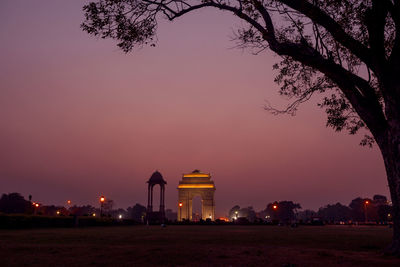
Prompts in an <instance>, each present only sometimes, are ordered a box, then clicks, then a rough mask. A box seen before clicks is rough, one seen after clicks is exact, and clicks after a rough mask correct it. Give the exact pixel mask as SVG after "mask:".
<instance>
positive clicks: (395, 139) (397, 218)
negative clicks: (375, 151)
mask: <svg viewBox="0 0 400 267" xmlns="http://www.w3.org/2000/svg"><path fill="white" fill-rule="evenodd" d="M393 108H394V111H395V112H394V113H395V114H396V113H398V111H396V110H397V109H399V108H400V107H393ZM397 118H398V117H397V116H396V115H395V116H393V117H391V118H388V122H389V125H388V126H389V127H388V129H387V131H385V136H383V137H382V138H379V139H378V140H377V143H378V145H379V148H380V150H381V153H382V156H383V160H384V162H385V168H386V175H387V180H388V184H389V189H390V196H391V199H392V204H393V206H392V208H393V211H392V214H391V215H392V218H393V241H392V244H391V245H390V246H389V247H388V248H387V250H386V252H387V253H390V254H395V255H398V256H400V120H398V119H397Z"/></svg>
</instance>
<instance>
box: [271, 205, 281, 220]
mask: <svg viewBox="0 0 400 267" xmlns="http://www.w3.org/2000/svg"><path fill="white" fill-rule="evenodd" d="M272 210H273V220H275V222H277V224H279V223H280V222H279V218H278V214H277V211H278V204H277V203H275V204H273V205H272Z"/></svg>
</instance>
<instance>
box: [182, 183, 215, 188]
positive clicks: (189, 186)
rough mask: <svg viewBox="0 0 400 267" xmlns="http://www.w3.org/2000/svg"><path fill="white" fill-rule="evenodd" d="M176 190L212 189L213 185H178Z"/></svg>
mask: <svg viewBox="0 0 400 267" xmlns="http://www.w3.org/2000/svg"><path fill="white" fill-rule="evenodd" d="M178 188H214V185H213V184H180V185H178Z"/></svg>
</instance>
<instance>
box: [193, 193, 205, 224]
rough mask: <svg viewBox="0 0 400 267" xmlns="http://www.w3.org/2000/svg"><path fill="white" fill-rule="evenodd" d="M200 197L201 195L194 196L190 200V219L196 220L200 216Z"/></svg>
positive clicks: (199, 218)
mask: <svg viewBox="0 0 400 267" xmlns="http://www.w3.org/2000/svg"><path fill="white" fill-rule="evenodd" d="M202 203H203V201H202V199H201V196H195V197H193V200H192V221H194V222H198V221H200V220H201V218H202V217H201V216H202Z"/></svg>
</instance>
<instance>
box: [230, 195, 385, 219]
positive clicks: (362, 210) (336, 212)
mask: <svg viewBox="0 0 400 267" xmlns="http://www.w3.org/2000/svg"><path fill="white" fill-rule="evenodd" d="M301 209H302V208H301V206H300V204H299V203H294V202H293V201H275V202H272V203H268V204H267V206H266V208H265V209H264V210H261V211H258V212H256V211H254V209H253V207H245V208H241V207H240V206H238V205H235V206H234V207H232V208H231V209H230V211H229V214H228V217H229V220H231V221H238V222H243V221H248V222H260V221H262V222H271V223H286V224H287V223H292V222H303V223H311V224H312V223H314V222H324V223H333V224H340V223H360V222H363V223H365V222H367V223H387V222H391V221H392V214H391V212H392V206H391V203H390V202H389V201H388V200H387V198H386V197H385V196H382V195H374V196H373V197H372V199H371V198H361V197H357V198H355V199H353V200H352V201H351V202H350V204H349V205H348V206H346V205H343V204H341V203H336V204H329V205H326V206H323V207H321V208H319V210H318V211H313V210H301Z"/></svg>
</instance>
